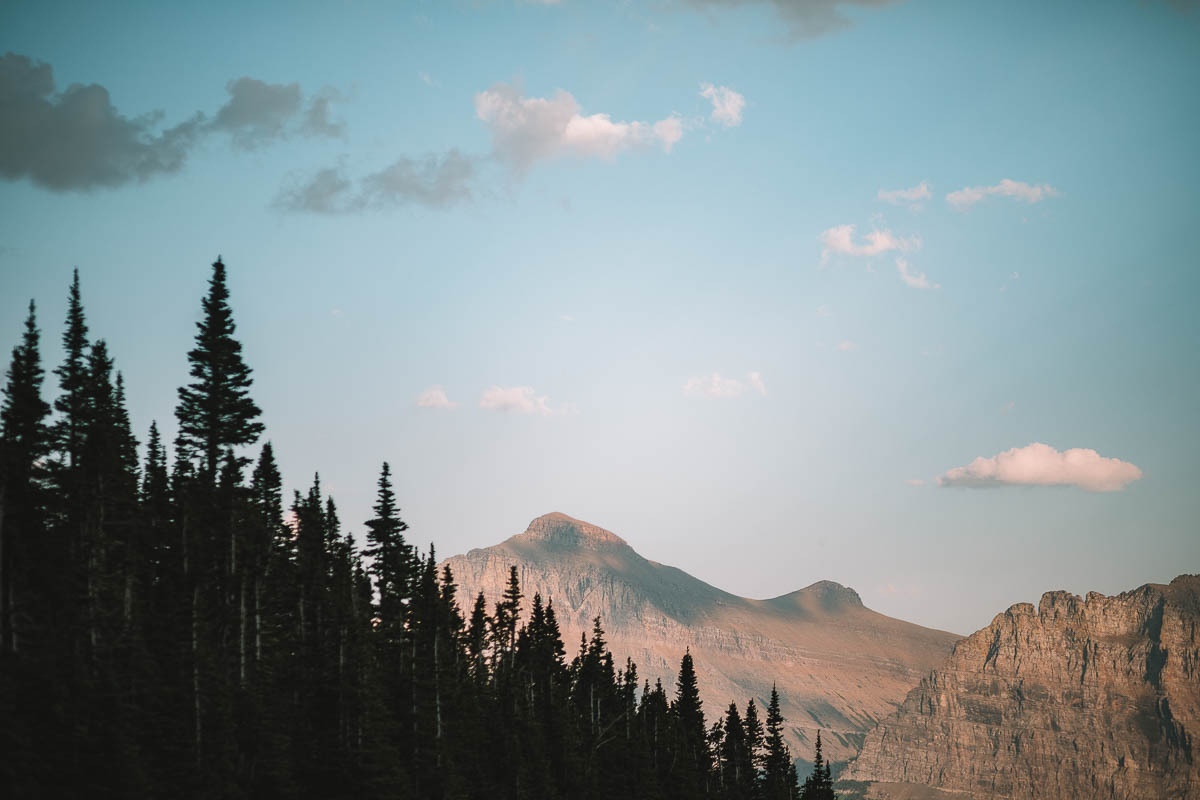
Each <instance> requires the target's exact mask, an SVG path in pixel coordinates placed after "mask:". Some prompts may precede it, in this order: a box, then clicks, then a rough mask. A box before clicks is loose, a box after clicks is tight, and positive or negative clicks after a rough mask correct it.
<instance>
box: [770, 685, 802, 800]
mask: <svg viewBox="0 0 1200 800" xmlns="http://www.w3.org/2000/svg"><path fill="white" fill-rule="evenodd" d="M794 769H795V768H794V766H793V764H792V754H791V753H790V752H789V751H788V746H787V743H786V742H784V740H783V714H782V713H780V710H779V692H778V691H777V690H776V689H775V686H774V685H772V686H771V700H770V703H768V705H767V726H766V755H765V757H764V759H763V780H762V795H763V800H791V798H792V797H793V796H794V794H795V793H796V791H797V787H796V779H795V777H794V774H793V772H794Z"/></svg>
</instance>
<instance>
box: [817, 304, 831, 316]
mask: <svg viewBox="0 0 1200 800" xmlns="http://www.w3.org/2000/svg"><path fill="white" fill-rule="evenodd" d="M817 316H818V317H832V316H833V312H832V311H830V310H829V306H817Z"/></svg>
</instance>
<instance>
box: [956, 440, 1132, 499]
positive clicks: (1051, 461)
mask: <svg viewBox="0 0 1200 800" xmlns="http://www.w3.org/2000/svg"><path fill="white" fill-rule="evenodd" d="M1141 477H1142V471H1141V469H1139V468H1138V467H1137V466H1135V465H1134V464H1130V463H1129V462H1128V461H1121V460H1120V459H1117V458H1105V457H1104V456H1102V455H1100V454H1099V453H1097V452H1096V451H1095V450H1090V449H1084V448H1078V447H1076V448H1072V449H1070V450H1065V451H1063V452H1061V453H1060V452H1059V451H1058V450H1055V449H1054V448H1053V447H1051V446H1050V445H1048V444H1042V443H1041V442H1034V443H1033V444H1030V445H1027V446H1025V447H1014V448H1013V449H1011V450H1006V451H1004V452H1003V453H999V454H997V455H995V456H992V457H990V458H984V457H983V456H980V457H979V458H977V459H975V460H974V461H972V462H971V463H970V464H967V465H966V466H965V467H954V468H953V469H950V470H947V471H946V472H945V473H943V474H942V475H939V476H938V478H937V483H938V485H939V486H943V487H958V486H962V487H967V488H976V489H978V488H991V487H999V486H1076V487H1078V488H1080V489H1084V490H1086V491H1089V492H1116V491H1120V490H1121V489H1124V488H1125V487H1126V486H1128V485H1129V484H1130V483H1133V482H1134V481H1136V480H1140V479H1141Z"/></svg>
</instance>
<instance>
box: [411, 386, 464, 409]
mask: <svg viewBox="0 0 1200 800" xmlns="http://www.w3.org/2000/svg"><path fill="white" fill-rule="evenodd" d="M417 406H418V407H420V408H458V403H455V402H454V401H453V400H451V399H450V398H449V397H448V396H447V395H446V390H445V389H444V388H442V386H441V385H440V384H434V385H433V386H430V387H429V388H428V389H426V390H425V391H423V392H421V394H420V395H418V396H417Z"/></svg>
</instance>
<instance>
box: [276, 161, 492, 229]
mask: <svg viewBox="0 0 1200 800" xmlns="http://www.w3.org/2000/svg"><path fill="white" fill-rule="evenodd" d="M475 162H476V160H475V159H474V158H471V157H470V156H466V155H463V154H462V153H460V152H459V151H458V150H449V151H447V152H446V153H444V154H441V155H438V154H434V153H430V154H428V155H426V156H424V157H422V158H418V159H413V158H408V157H406V156H402V157H400V158H398V159H396V161H395V162H393V163H392V164H391V165H390V166H388V167H385V168H384V169H381V170H379V171H378V172H373V173H371V174H369V175H366V176H364V177H363V178H361V179H360V180H359V181H358V185H357V189H356V188H355V183H354V181H352V180H351V179H350V178H348V177H346V175H345V170H344V168H343V167H342V166H340V165H339V166H337V167H326V168H324V169H320V170H317V171H316V172H314V173H312V174H311V175H308V176H307V177H304V176H300V177H294V178H292V179H291V180H289V181H288V182H286V183H285V184H284V186H283V188H282V189H281V190H280V192H279V195H278V196H277V197H276V199H275V206H276V207H277V208H280V209H282V210H285V211H303V212H310V213H316V214H338V213H347V212H353V211H363V210H366V209H384V208H392V207H395V206H404V205H421V206H426V207H429V208H448V207H450V206H453V205H456V204H458V203H463V202H467V201H469V200H470V199H471V197H472V193H471V186H472V183H473V182H474V180H475V177H476V173H477V170H476V163H475Z"/></svg>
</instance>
